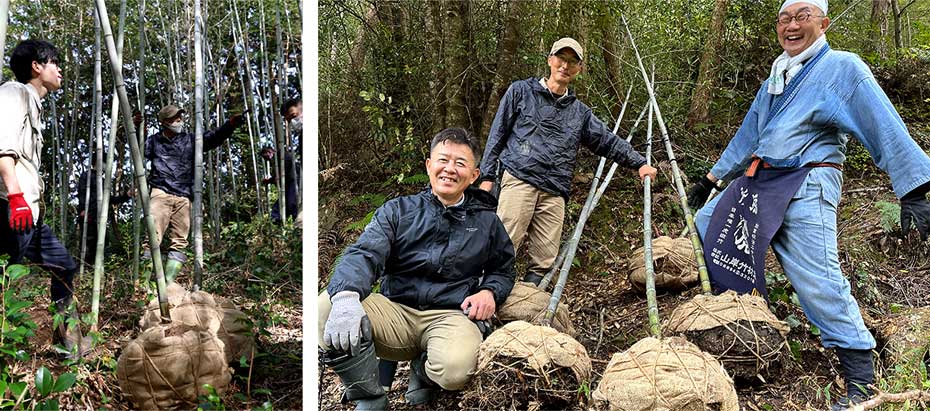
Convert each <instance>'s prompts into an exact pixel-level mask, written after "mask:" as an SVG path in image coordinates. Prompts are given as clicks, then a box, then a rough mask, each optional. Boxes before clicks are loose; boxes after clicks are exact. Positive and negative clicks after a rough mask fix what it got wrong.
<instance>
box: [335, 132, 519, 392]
mask: <svg viewBox="0 0 930 411" xmlns="http://www.w3.org/2000/svg"><path fill="white" fill-rule="evenodd" d="M478 150H479V148H478V143H477V142H476V141H475V139H474V137H473V136H471V135H470V134H469V133H468V132H467V131H465V130H463V129H460V128H449V129H445V130H443V131H441V132H439V134H437V135H436V136H435V137H433V141H432V143H431V144H430V157H429V158H428V159H427V160H426V171H427V173H428V174H429V179H430V187H429V188H427V189H426V190H424V191H422V192H420V193H418V194H414V195H410V196H404V197H399V198H395V199H393V200H391V201H388V202H387V203H385V204H384V205H383V206H381V207H380V208H379V209H378V210H376V211H375V214H374V216H373V217H372V220H371V223H369V224H368V226H367V227H365V231H364V232H363V233H362V235H361V237H359V239H358V241H357V242H356V243H355V244H353V245H352V246H350V247H349V248H348V249H346V251H345V253H344V254H343V256H342V258H341V260H340V261H339V263H338V264H337V266H336V269H335V271H334V272H333V275H332V278H330V281H329V286H328V287H327V288H326V291H324V292H323V293H321V294H320V296H319V299H318V314H319V319H320V322H319V324H320V327H321V328H320V329H319V333H320V334H319V335H320V340H319V346H320V349H321V350H322V351H323V352H324V362H325V363H326V364H327V365H328V366H330V367H332V369H333V371H335V372H336V374H337V375H339V378H340V379H341V380H342V383H343V385H344V386H345V388H346V391H345V394H344V395H343V401H347V400H351V401H357V408H356V409H364V410H368V409H372V410H374V409H385V408H386V407H387V396H386V395H385V392H384V389H383V388H382V387H381V385H380V384H379V382H378V361H377V359H376V355H377V357H380V358H383V359H386V360H394V361H406V360H410V361H411V366H410V368H411V372H410V384H409V386H408V389H407V394H406V396H405V398H406V399H407V402H409V403H411V404H412V405H418V404H423V403H426V402H428V401H429V400H430V397H431V394H432V392H433V390H434V387H435V386H439V387H440V388H442V389H446V390H460V389H462V388H464V387H465V384H466V383H468V381H469V379H470V378H471V376H472V374H473V373H474V371H475V367H476V365H477V362H478V346H479V345H480V344H481V340H482V335H481V332H480V331H479V329H478V326H477V325H476V324H475V323H474V322H473V321H483V320H487V319H488V318H490V317H491V316H492V315H493V314H494V311H495V309H496V308H497V307H498V306H500V305H501V304H503V303H504V300H505V299H506V298H507V295H509V294H510V290H511V289H512V288H513V284H514V270H513V262H514V251H513V245H512V244H511V242H510V237H509V236H508V235H507V231H506V230H505V229H504V226H503V224H502V223H501V221H500V219H498V217H497V214H495V209H496V206H497V201H496V200H495V199H494V197H493V196H491V195H490V194H489V193H487V192H486V191H484V190H480V189H476V188H472V187H470V186H471V184H472V183H474V182H475V180H477V179H478V175H479V170H478V158H477V157H478ZM379 278H381V287H380V294H376V293H372V292H371V288H372V285H373V284H374V283H375V282H376V281H377V280H378V279H379Z"/></svg>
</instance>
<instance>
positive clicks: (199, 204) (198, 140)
mask: <svg viewBox="0 0 930 411" xmlns="http://www.w3.org/2000/svg"><path fill="white" fill-rule="evenodd" d="M202 27H203V21H202V19H201V15H200V0H194V203H193V209H194V210H193V211H194V224H193V227H192V228H193V231H194V233H193V237H194V291H197V290H200V284H201V281H203V48H202V44H201V43H202V40H201V36H202V35H203V34H202V33H201V30H202Z"/></svg>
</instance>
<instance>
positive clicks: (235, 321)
mask: <svg viewBox="0 0 930 411" xmlns="http://www.w3.org/2000/svg"><path fill="white" fill-rule="evenodd" d="M166 291H167V294H168V295H167V297H168V310H169V311H170V312H171V320H172V322H173V323H182V324H187V325H190V326H194V327H202V328H204V329H206V330H209V331H211V332H213V333H214V334H216V336H217V337H219V339H220V340H222V341H223V344H224V347H225V353H226V360H227V362H237V361H239V359H240V358H241V357H242V356H245V358H249V357H250V356H251V355H252V350H253V349H254V348H255V344H254V342H253V339H252V332H251V331H252V330H251V326H250V324H251V322H250V321H248V317H247V316H246V315H245V314H244V313H243V312H242V311H239V309H237V308H236V306H235V304H233V303H231V302H229V301H228V300H226V299H225V298H222V297H216V296H213V295H212V294H210V293H207V292H204V291H194V292H190V291H187V290H185V289H184V287H181V286H180V285H178V284H176V283H172V284H170V285H168V287H167V289H166ZM160 322H161V311H160V310H159V307H158V299H154V300H152V301H150V302H149V304H148V306H146V308H145V314H144V315H143V316H142V319H141V320H139V325H140V326H141V327H142V329H143V330H147V329H148V328H150V327H153V326H155V325H158V324H159V323H160Z"/></svg>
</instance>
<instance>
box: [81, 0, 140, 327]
mask: <svg viewBox="0 0 930 411" xmlns="http://www.w3.org/2000/svg"><path fill="white" fill-rule="evenodd" d="M125 24H126V0H121V1H120V8H119V29H118V30H119V33H118V34H117V39H116V54H117V56H116V59H117V60H118V61H119V63H120V66H122V63H123V38H124V36H123V34H124V32H125V31H124V30H123V29H124V28H125ZM118 98H119V96H117V94H116V89H115V88H114V90H113V99H112V100H113V101H112V104H111V109H110V135H109V140H108V141H107V145H108V150H107V159H106V165H105V167H104V168H103V172H102V173H101V172H98V173H97V181H100V177H101V176H102V177H103V195H101V196H100V205H99V207H100V208H98V209H97V244H96V245H95V246H96V247H97V252H96V254H95V255H94V287H93V291H92V294H91V306H90V312H91V316H92V320H91V323H90V330H91V331H92V332H96V331H97V319H98V318H99V317H100V286H101V284H100V283H101V282H102V281H103V260H104V257H106V255H105V253H104V250H105V245H106V238H107V223H108V222H109V218H108V217H109V215H110V191H111V190H112V186H113V155H114V154H115V153H116V132H117V130H118V129H119V127H118V123H117V118H118V116H119V106H118V105H117V99H118ZM127 136H129V138H132V135H127ZM98 170H101V169H98ZM98 191H100V190H98Z"/></svg>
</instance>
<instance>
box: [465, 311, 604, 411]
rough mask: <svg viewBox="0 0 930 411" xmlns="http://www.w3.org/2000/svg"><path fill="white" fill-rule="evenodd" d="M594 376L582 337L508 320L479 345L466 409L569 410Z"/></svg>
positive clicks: (466, 395)
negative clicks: (581, 390) (476, 366)
mask: <svg viewBox="0 0 930 411" xmlns="http://www.w3.org/2000/svg"><path fill="white" fill-rule="evenodd" d="M590 379H591V359H590V358H589V357H588V352H587V351H586V350H585V348H584V346H582V345H581V344H580V343H579V342H578V341H575V340H574V339H573V338H572V337H569V336H568V335H566V334H563V333H560V332H558V331H556V330H555V329H553V328H551V327H546V326H541V325H533V324H530V323H528V322H526V321H514V322H511V323H507V324H506V325H504V326H503V327H501V328H499V329H498V330H497V331H495V332H494V333H493V334H491V335H490V336H489V337H488V338H487V339H486V340H485V341H484V342H483V343H482V344H481V347H480V348H479V349H478V369H477V371H476V372H475V376H474V378H473V379H472V381H471V383H470V384H469V386H468V387H467V388H466V390H465V391H464V393H463V394H462V401H461V403H460V406H461V407H462V408H463V409H482V410H505V409H527V408H539V409H567V408H570V407H571V406H572V405H573V404H576V403H577V401H578V400H579V399H580V397H579V395H580V394H579V393H578V392H579V390H578V388H579V387H581V386H582V385H585V386H587V384H588V382H589V381H590Z"/></svg>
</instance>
